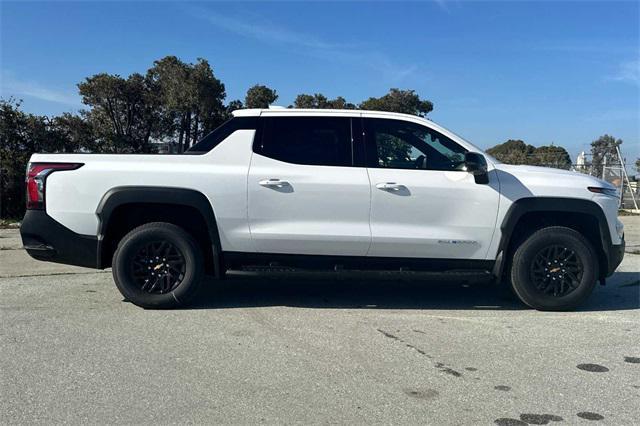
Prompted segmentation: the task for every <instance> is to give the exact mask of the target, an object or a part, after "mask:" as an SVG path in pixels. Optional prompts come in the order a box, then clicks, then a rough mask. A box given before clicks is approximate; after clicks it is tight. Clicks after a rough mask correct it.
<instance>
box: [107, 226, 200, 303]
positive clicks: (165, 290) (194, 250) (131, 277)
mask: <svg viewBox="0 0 640 426" xmlns="http://www.w3.org/2000/svg"><path fill="white" fill-rule="evenodd" d="M203 263H204V262H203V256H202V250H201V249H200V247H199V245H198V243H197V242H196V241H195V239H194V238H193V237H192V236H191V235H190V234H189V233H187V232H186V231H184V230H183V229H182V228H180V227H178V226H176V225H173V224H170V223H164V222H153V223H147V224H145V225H142V226H139V227H137V228H135V229H133V230H132V231H131V232H129V233H128V234H127V235H125V236H124V237H123V238H122V240H121V241H120V243H119V244H118V248H117V249H116V251H115V253H114V255H113V262H112V266H113V279H114V281H115V283H116V286H117V287H118V290H120V293H122V295H123V296H124V297H125V298H126V299H127V300H129V301H130V302H132V303H134V304H135V305H138V306H141V307H143V308H152V309H163V308H165V309H166V308H175V307H178V306H184V305H186V304H187V303H189V301H191V299H192V298H193V296H194V295H195V294H196V293H197V291H198V289H199V288H200V283H201V282H202V278H203V275H204V270H203Z"/></svg>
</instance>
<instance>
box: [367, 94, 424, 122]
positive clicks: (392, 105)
mask: <svg viewBox="0 0 640 426" xmlns="http://www.w3.org/2000/svg"><path fill="white" fill-rule="evenodd" d="M360 109H367V110H377V111H390V112H401V113H404V114H413V115H418V116H420V117H424V116H426V115H427V114H428V113H430V112H431V111H433V103H431V101H428V100H423V99H420V96H418V95H417V94H416V92H415V90H400V89H390V90H389V93H387V94H386V95H384V96H382V97H380V98H369V99H367V100H366V101H364V102H362V103H361V104H360Z"/></svg>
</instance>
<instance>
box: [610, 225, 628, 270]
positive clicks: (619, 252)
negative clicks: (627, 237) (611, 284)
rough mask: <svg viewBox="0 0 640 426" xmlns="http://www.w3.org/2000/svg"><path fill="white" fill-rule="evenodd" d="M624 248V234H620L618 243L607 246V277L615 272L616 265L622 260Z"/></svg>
mask: <svg viewBox="0 0 640 426" xmlns="http://www.w3.org/2000/svg"><path fill="white" fill-rule="evenodd" d="M624 248H625V242H624V235H623V236H622V238H621V240H620V244H619V245H615V246H614V245H611V246H609V253H608V259H609V265H608V268H607V277H608V276H610V275H612V274H613V273H614V272H615V270H616V268H617V267H618V265H620V263H621V262H622V259H623V258H624Z"/></svg>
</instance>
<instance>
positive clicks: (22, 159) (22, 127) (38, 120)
mask: <svg viewBox="0 0 640 426" xmlns="http://www.w3.org/2000/svg"><path fill="white" fill-rule="evenodd" d="M58 151H59V144H58V143H57V141H56V139H55V138H54V137H52V135H51V132H50V128H49V120H48V119H47V117H43V116H37V115H33V114H27V113H25V112H23V111H22V110H21V101H19V100H15V99H13V98H9V99H8V100H3V99H0V217H3V218H5V217H12V218H15V217H20V216H22V215H23V214H24V173H25V170H26V167H27V162H28V161H29V157H30V156H31V154H33V153H34V152H58Z"/></svg>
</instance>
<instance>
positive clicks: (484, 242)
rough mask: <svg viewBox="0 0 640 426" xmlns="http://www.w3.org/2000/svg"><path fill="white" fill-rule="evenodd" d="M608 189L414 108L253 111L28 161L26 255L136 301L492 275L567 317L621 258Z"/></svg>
mask: <svg viewBox="0 0 640 426" xmlns="http://www.w3.org/2000/svg"><path fill="white" fill-rule="evenodd" d="M617 206H618V200H617V198H616V189H615V188H614V187H613V186H611V185H609V184H608V183H606V182H604V181H601V180H599V179H595V178H593V177H589V176H586V175H582V174H579V173H574V172H569V171H563V170H556V169H547V168H540V167H529V166H511V165H505V164H501V163H499V162H498V161H496V160H495V159H493V158H491V157H490V156H488V155H486V154H483V153H481V150H480V149H478V148H477V147H475V146H474V145H472V144H470V143H469V142H467V141H465V140H464V139H462V138H460V137H459V136H457V135H455V134H453V133H452V132H450V131H448V130H446V129H444V128H442V127H440V126H438V125H436V124H434V123H433V122H432V121H429V120H426V119H423V118H420V117H415V116H411V115H404V114H395V113H387V112H375V111H357V110H296V109H262V110H260V109H247V110H239V111H236V112H235V113H234V116H233V118H232V119H230V120H229V121H227V122H226V123H224V124H223V125H222V126H220V127H219V128H217V129H216V130H214V131H213V132H212V133H210V134H209V135H207V136H206V137H204V138H203V139H202V140H201V141H200V142H198V143H197V144H196V145H195V146H193V147H192V148H191V149H190V150H189V151H188V152H186V153H185V154H182V155H93V154H34V155H33V156H32V157H31V160H30V163H29V167H28V170H27V213H26V215H25V217H24V220H23V222H22V227H21V234H22V240H23V243H24V246H25V248H26V250H27V251H28V253H29V254H30V255H31V256H32V257H34V258H36V259H39V260H46V261H51V262H60V263H67V264H72V265H80V266H85V267H91V268H100V269H102V268H107V267H112V268H113V277H114V280H115V282H116V285H117V287H118V289H119V290H120V291H121V292H122V294H123V295H124V297H125V298H126V299H128V300H129V301H131V302H133V303H135V304H136V305H139V306H142V307H145V308H168V307H175V306H180V305H184V304H187V303H189V301H190V300H192V299H193V297H194V295H195V294H196V293H197V290H198V289H199V288H200V286H201V283H202V282H203V276H204V275H205V274H209V275H212V276H213V277H215V278H216V279H222V278H224V276H225V274H226V273H227V272H228V271H231V270H236V271H245V272H247V271H249V272H257V273H283V272H284V273H286V274H287V275H291V274H294V275H295V274H296V273H308V272H310V271H311V272H313V273H317V272H318V271H325V272H329V273H331V274H339V273H358V274H363V273H379V272H381V271H382V272H384V273H385V274H390V273H391V274H393V273H394V272H395V273H397V274H400V275H404V276H409V277H412V276H415V277H421V278H427V279H429V278H433V279H446V278H449V279H454V280H459V281H460V280H462V281H465V280H471V279H478V278H482V277H485V278H491V279H494V280H495V281H497V282H502V283H506V284H509V285H511V286H512V287H513V289H514V291H515V293H516V294H517V296H518V297H519V298H520V299H521V300H522V301H523V302H524V303H525V304H527V305H529V306H531V307H533V308H536V309H541V310H567V309H572V308H575V307H576V306H578V305H579V304H580V303H582V302H583V301H584V300H585V299H586V298H587V297H588V296H589V295H590V293H591V292H592V290H593V288H594V286H595V284H596V282H597V281H600V282H601V283H604V281H605V278H606V277H607V276H610V275H611V274H612V273H613V272H614V270H615V268H616V267H617V266H618V265H619V264H620V262H621V261H622V257H623V254H624V235H623V225H622V223H621V222H620V221H619V220H618V219H617Z"/></svg>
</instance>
